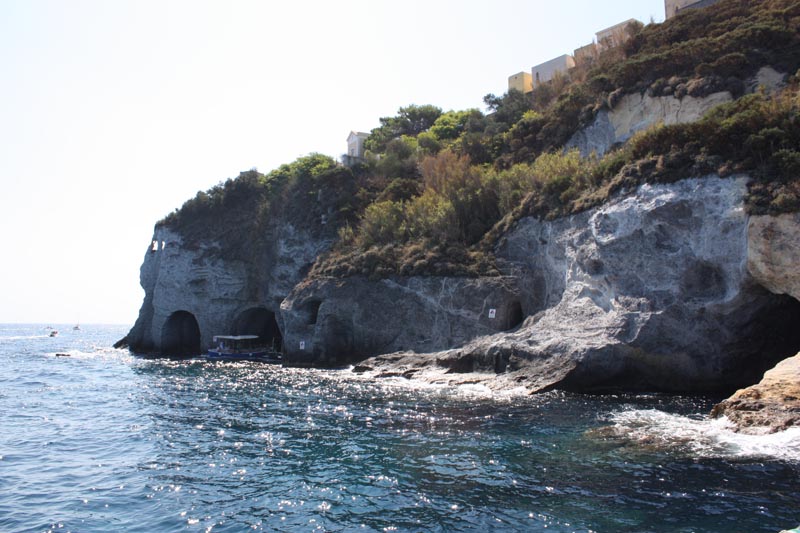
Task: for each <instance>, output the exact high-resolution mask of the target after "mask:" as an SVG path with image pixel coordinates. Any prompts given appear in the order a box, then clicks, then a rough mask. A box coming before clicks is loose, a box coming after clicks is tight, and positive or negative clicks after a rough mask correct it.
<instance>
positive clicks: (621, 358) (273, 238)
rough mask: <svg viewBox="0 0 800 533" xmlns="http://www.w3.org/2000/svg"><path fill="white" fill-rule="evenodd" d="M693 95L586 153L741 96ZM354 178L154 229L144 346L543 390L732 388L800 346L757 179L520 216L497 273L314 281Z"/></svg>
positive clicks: (704, 180)
mask: <svg viewBox="0 0 800 533" xmlns="http://www.w3.org/2000/svg"><path fill="white" fill-rule="evenodd" d="M687 98H689V97H686V98H684V100H683V101H681V100H679V99H676V98H674V97H671V96H669V97H667V96H661V97H649V96H642V95H639V94H634V95H629V96H626V97H624V98H622V99H621V100H620V102H619V103H618V105H617V106H616V107H615V108H614V110H613V111H611V112H607V113H606V114H605V115H599V116H598V121H599V122H596V124H595V126H596V127H595V126H593V128H595V130H596V131H595V130H592V129H591V128H590V129H589V130H586V131H584V132H583V133H581V134H580V135H583V137H582V139H583V140H580V139H579V140H580V142H582V143H583V145H581V149H582V150H584V151H585V148H586V147H591V149H592V150H599V148H602V147H605V148H603V150H605V149H608V147H610V146H611V145H613V144H615V143H617V142H621V141H624V139H625V138H627V137H628V136H630V135H631V134H632V133H633V132H635V131H636V130H638V129H641V128H642V127H645V126H646V125H647V124H652V123H655V122H659V121H663V122H670V121H673V122H680V121H691V120H693V119H695V118H697V117H699V116H700V115H701V114H702V112H703V111H704V110H706V109H708V108H709V107H711V106H713V105H715V104H716V103H718V102H719V101H723V100H726V99H729V98H730V95H729V94H728V93H715V94H713V95H712V96H711V97H709V98H706V99H703V100H700V99H695V100H691V99H687ZM604 117H605V118H604ZM603 121H607V123H606V122H603ZM601 126H602V127H601ZM598 128H599V129H598ZM580 135H579V136H577V137H576V139H577V138H578V137H580ZM576 142H578V141H576ZM319 176H326V178H324V179H323V178H321V177H319ZM351 177H352V175H348V174H347V173H342V172H339V171H338V170H337V169H335V168H332V169H328V170H325V172H324V173H321V174H319V175H318V176H317V177H313V175H312V177H310V178H304V179H305V181H302V180H299V178H298V180H295V181H296V183H301V184H303V183H305V184H306V185H303V187H297V188H295V189H287V190H288V191H289V192H291V191H294V192H293V193H292V194H293V196H292V194H289V193H284V194H283V197H282V198H284V199H287V198H294V199H293V200H292V201H291V202H288V201H285V202H284V204H283V208H281V209H279V208H276V207H274V206H273V209H274V213H275V215H274V216H273V217H272V218H271V219H268V221H267V222H266V223H262V222H259V223H257V224H250V225H243V224H245V223H246V222H247V220H248V217H247V216H245V214H242V217H244V218H242V217H239V218H237V219H235V220H233V219H232V220H230V221H228V222H229V223H226V224H227V225H226V224H222V226H225V227H222V228H214V229H215V231H213V232H208V236H206V233H205V232H204V231H203V224H194V226H191V232H190V233H191V237H189V236H187V234H186V233H184V232H181V231H179V230H178V229H176V228H175V227H173V226H171V225H170V224H169V223H165V224H160V225H158V226H157V227H156V232H155V234H154V237H153V241H154V243H155V244H156V245H155V246H154V247H153V248H150V249H148V251H147V253H146V255H145V260H144V263H143V265H142V268H141V283H142V286H143V288H144V289H145V299H144V302H143V305H142V308H141V311H140V314H139V318H138V320H137V322H136V324H135V325H134V327H133V329H132V330H131V332H130V334H129V335H128V337H127V341H128V343H129V345H130V346H131V348H132V349H133V350H134V351H137V352H143V353H157V354H167V355H184V354H196V353H200V352H201V351H203V350H205V349H207V348H208V347H209V345H210V344H211V342H212V337H213V336H214V335H218V334H245V333H247V334H257V335H259V336H260V337H261V338H262V340H263V341H264V342H267V343H273V344H274V345H275V346H276V347H279V346H280V347H282V349H283V351H284V353H285V362H286V364H290V365H303V366H307V365H317V366H339V365H344V364H350V363H360V364H359V365H358V370H359V371H364V372H373V373H375V374H376V375H387V374H389V375H405V376H416V377H420V378H424V379H430V380H443V381H448V382H465V381H475V380H482V381H485V382H487V383H489V384H490V386H493V387H509V386H524V387H526V388H527V389H529V390H531V391H537V390H545V389H548V388H551V387H556V386H558V387H562V388H567V389H573V390H608V389H618V388H623V389H628V390H631V389H634V390H645V389H646V390H669V391H686V390H695V391H709V390H729V389H733V388H736V387H740V386H745V385H749V384H752V383H754V382H756V381H758V379H760V377H761V376H762V374H763V373H764V371H766V370H767V369H769V368H770V367H771V366H773V365H774V364H775V363H777V362H778V361H780V360H781V359H783V358H785V357H788V356H790V355H792V354H794V353H797V351H798V350H799V349H800V331H799V330H798V329H797V328H796V323H797V321H798V319H800V303H798V299H799V298H800V281H798V276H797V274H796V268H795V265H796V264H797V260H798V257H797V255H798V254H797V246H796V243H797V242H798V237H800V219H798V216H797V215H781V216H777V217H769V216H759V217H755V216H753V217H751V216H749V215H747V213H746V212H745V198H746V196H747V184H748V181H749V180H750V178H749V177H748V176H746V175H739V176H733V177H727V178H721V177H719V176H717V175H710V176H705V177H700V178H691V179H684V180H682V181H678V182H675V183H670V184H645V185H641V186H639V187H638V188H636V189H628V190H621V191H620V192H618V193H617V194H616V195H615V196H613V197H612V198H611V199H610V200H609V201H608V202H606V203H605V204H604V205H602V206H599V207H596V208H593V209H591V210H587V211H584V212H581V213H578V214H575V215H572V216H569V217H563V218H559V219H555V220H541V219H538V218H534V217H525V218H522V219H521V220H518V221H517V222H516V223H515V225H514V226H512V227H510V228H507V229H506V230H505V232H504V233H503V234H502V235H501V236H500V238H499V240H498V241H497V242H496V246H495V249H494V256H495V257H496V258H497V261H498V266H499V268H500V271H501V275H500V276H493V277H483V278H467V277H455V276H453V277H446V276H405V277H401V276H395V277H388V278H384V279H373V278H369V277H363V276H353V277H345V278H321V277H316V278H307V273H308V272H309V269H310V268H311V265H312V264H313V263H314V261H315V260H316V259H317V258H318V257H319V256H320V254H323V253H324V252H325V251H327V250H328V249H329V248H330V247H331V245H332V244H333V242H334V241H335V239H336V238H337V234H336V229H337V227H341V225H342V224H343V222H341V221H338V222H337V223H336V224H334V223H331V221H332V220H336V217H337V216H338V215H337V213H339V212H340V210H336V209H335V206H337V205H339V203H341V202H339V200H336V201H333V200H330V199H333V198H338V197H341V196H352V195H353V194H354V191H351V190H350V189H347V187H346V186H352V184H351V182H352V180H351ZM325 180H328V181H325ZM348 180H350V181H348ZM250 183H251V184H252V187H254V190H261V189H259V187H263V186H264V183H266V182H263V183H262V181H260V178H258V177H257V176H251V182H250ZM288 183H294V182H291V181H289V182H288ZM348 184H351V185H348ZM337 195H338V196H337ZM245 196H247V195H245ZM314 199H316V200H314ZM326 199H327V200H326ZM292 202H294V203H292ZM309 202H311V204H313V205H310V207H308V208H307V209H303V208H302V205H305V204H304V203H309ZM314 202H316V203H314ZM223 203H224V201H223ZM289 204H291V206H289ZM276 205H277V203H276ZM226 212H231V211H230V210H228V211H226ZM203 220H206V222H203V223H205V224H210V223H212V222H208V221H213V220H215V219H214V218H213V217H211V216H209V217H208V218H207V219H203ZM342 220H343V219H342ZM228 226H229V227H228ZM242 228H246V230H243V229H242ZM242 231H246V232H249V233H247V234H242ZM226 238H232V240H233V241H235V242H234V244H235V246H233V245H232V244H231V243H230V242H226V241H225V239H226ZM249 244H251V245H252V246H250V245H249ZM231 249H234V250H235V251H236V253H230V252H229V250H231Z"/></svg>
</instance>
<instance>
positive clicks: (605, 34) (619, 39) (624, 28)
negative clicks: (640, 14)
mask: <svg viewBox="0 0 800 533" xmlns="http://www.w3.org/2000/svg"><path fill="white" fill-rule="evenodd" d="M637 22H639V21H638V20H636V19H628V20H626V21H624V22H620V23H619V24H614V25H613V26H611V27H610V28H606V29H604V30H600V31H598V32H597V33H595V34H594V35H595V37H596V39H597V48H598V49H599V50H601V51H602V50H608V49H609V48H616V47H617V46H620V45H621V44H623V43H624V42H625V41H627V40H628V39H629V38H630V34H629V33H628V25H630V24H636V23H637Z"/></svg>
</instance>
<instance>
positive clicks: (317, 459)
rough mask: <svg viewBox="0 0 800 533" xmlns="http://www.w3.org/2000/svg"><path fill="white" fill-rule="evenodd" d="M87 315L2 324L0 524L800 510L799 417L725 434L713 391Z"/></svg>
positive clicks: (683, 515)
mask: <svg viewBox="0 0 800 533" xmlns="http://www.w3.org/2000/svg"><path fill="white" fill-rule="evenodd" d="M48 326H50V327H52V328H55V329H57V330H58V331H59V333H58V335H57V336H55V337H50V336H49V334H50V332H51V331H52V329H49V328H48ZM80 328H81V329H80V330H74V329H73V328H72V325H48V324H31V325H0V531H1V532H28V531H30V532H45V531H57V532H67V531H73V532H109V531H114V532H116V531H142V532H144V531H147V532H169V531H176V532H177V531H203V532H211V531H215V532H221V531H226V532H227V531H230V532H240V531H289V532H294V531H414V532H417V531H424V532H433V531H442V532H460V531H480V532H489V531H526V532H528V531H532V532H758V531H764V532H774V533H777V532H778V531H781V530H782V529H789V528H793V527H797V526H798V524H800V428H797V429H792V430H789V431H787V432H783V433H777V434H773V435H768V436H746V435H739V434H736V433H734V432H732V431H731V429H730V426H729V424H728V423H727V422H726V421H725V420H724V419H722V420H710V419H709V418H708V416H707V413H708V412H709V410H710V408H711V407H712V405H713V404H714V403H715V402H716V401H718V400H720V398H716V397H706V396H674V395H662V394H639V395H628V394H614V395H580V394H570V393H564V392H551V393H547V394H542V395H535V396H530V395H528V394H525V393H524V392H523V391H509V392H504V393H497V392H492V391H490V390H488V389H486V388H485V387H483V386H480V385H471V386H460V387H447V386H435V385H430V384H423V383H418V382H414V381H410V380H405V379H403V378H396V379H395V378H392V379H383V380H374V379H368V378H365V377H363V376H359V375H357V374H354V373H352V372H350V371H348V370H347V369H340V370H308V369H289V368H281V367H280V366H276V365H266V364H259V363H230V362H207V361H204V360H201V359H193V360H171V359H146V358H141V357H137V356H135V355H132V354H131V353H129V352H128V351H127V350H118V349H113V348H112V345H113V343H114V342H115V341H117V340H118V339H120V338H121V337H123V336H124V335H125V333H127V330H128V326H108V325H90V324H86V325H84V324H81V326H80Z"/></svg>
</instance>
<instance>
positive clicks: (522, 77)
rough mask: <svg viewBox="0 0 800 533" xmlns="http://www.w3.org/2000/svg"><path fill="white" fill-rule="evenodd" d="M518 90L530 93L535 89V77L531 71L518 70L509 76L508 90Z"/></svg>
mask: <svg viewBox="0 0 800 533" xmlns="http://www.w3.org/2000/svg"><path fill="white" fill-rule="evenodd" d="M511 89H514V90H517V91H519V92H521V93H525V94H527V93H529V92H531V91H532V90H533V77H532V76H531V73H530V72H517V73H516V74H514V75H513V76H509V77H508V90H509V91H510V90H511Z"/></svg>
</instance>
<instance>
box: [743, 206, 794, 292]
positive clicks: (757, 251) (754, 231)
mask: <svg viewBox="0 0 800 533" xmlns="http://www.w3.org/2000/svg"><path fill="white" fill-rule="evenodd" d="M748 241H749V247H748V249H747V269H748V270H749V271H750V272H751V273H752V274H753V277H754V278H755V279H756V280H757V281H758V282H759V283H760V284H761V285H763V286H764V287H766V288H767V289H768V290H769V291H771V292H773V293H775V294H788V295H790V296H792V297H794V298H795V299H796V300H800V214H798V213H793V214H785V215H779V216H776V217H771V216H757V217H752V218H751V219H750V225H749V227H748Z"/></svg>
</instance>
